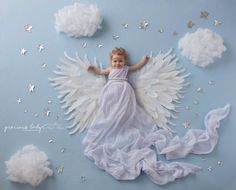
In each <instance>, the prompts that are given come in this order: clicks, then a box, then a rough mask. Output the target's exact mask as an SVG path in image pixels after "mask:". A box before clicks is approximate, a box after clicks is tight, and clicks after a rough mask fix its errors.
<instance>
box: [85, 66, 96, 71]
mask: <svg viewBox="0 0 236 190" xmlns="http://www.w3.org/2000/svg"><path fill="white" fill-rule="evenodd" d="M86 69H87V70H88V71H92V70H94V69H95V67H94V66H93V65H89V66H87V68H86Z"/></svg>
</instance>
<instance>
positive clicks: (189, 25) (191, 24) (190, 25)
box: [187, 20, 195, 28]
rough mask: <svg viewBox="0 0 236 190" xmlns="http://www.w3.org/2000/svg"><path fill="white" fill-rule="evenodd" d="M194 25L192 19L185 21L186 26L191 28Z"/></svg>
mask: <svg viewBox="0 0 236 190" xmlns="http://www.w3.org/2000/svg"><path fill="white" fill-rule="evenodd" d="M194 25H195V24H194V23H193V21H191V20H190V21H188V22H187V26H188V28H192V27H193V26H194Z"/></svg>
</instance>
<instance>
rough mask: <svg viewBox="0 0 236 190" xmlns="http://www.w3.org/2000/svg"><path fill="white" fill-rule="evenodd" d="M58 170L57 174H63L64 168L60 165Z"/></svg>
mask: <svg viewBox="0 0 236 190" xmlns="http://www.w3.org/2000/svg"><path fill="white" fill-rule="evenodd" d="M56 170H57V173H58V174H61V173H63V170H64V166H62V165H58V166H57V167H56Z"/></svg>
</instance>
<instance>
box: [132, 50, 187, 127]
mask: <svg viewBox="0 0 236 190" xmlns="http://www.w3.org/2000/svg"><path fill="white" fill-rule="evenodd" d="M171 52H172V49H171V50H170V51H168V52H167V53H165V54H164V53H161V52H160V53H159V54H158V55H156V56H152V55H151V56H150V60H149V61H148V63H147V64H146V65H145V66H143V67H142V68H141V69H140V70H138V71H137V72H134V73H132V74H131V76H130V82H131V84H132V86H133V88H134V90H135V94H136V97H137V101H138V102H139V104H140V105H141V106H142V107H143V108H144V109H145V110H146V112H147V113H148V114H150V115H151V116H152V118H153V119H154V120H155V122H156V123H157V124H158V126H159V127H162V128H165V129H168V130H171V131H172V129H171V128H170V125H174V124H173V123H172V122H170V119H171V118H176V117H175V116H174V114H173V112H175V111H177V110H176V108H177V106H176V103H177V102H178V100H179V99H180V98H182V95H181V94H182V93H183V89H184V87H185V86H186V85H188V84H187V83H186V81H185V78H186V77H188V76H189V73H188V74H184V72H185V69H182V68H181V67H180V68H178V67H177V65H176V62H177V59H176V58H175V55H171Z"/></svg>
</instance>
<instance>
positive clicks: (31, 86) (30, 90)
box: [28, 84, 35, 92]
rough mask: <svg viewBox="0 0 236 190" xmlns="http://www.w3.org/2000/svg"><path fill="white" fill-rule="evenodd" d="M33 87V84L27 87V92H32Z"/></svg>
mask: <svg viewBox="0 0 236 190" xmlns="http://www.w3.org/2000/svg"><path fill="white" fill-rule="evenodd" d="M34 89H35V86H34V85H33V84H29V85H28V91H29V92H34Z"/></svg>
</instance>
